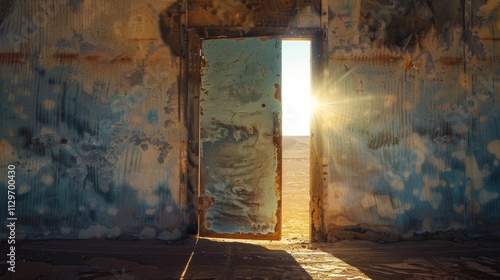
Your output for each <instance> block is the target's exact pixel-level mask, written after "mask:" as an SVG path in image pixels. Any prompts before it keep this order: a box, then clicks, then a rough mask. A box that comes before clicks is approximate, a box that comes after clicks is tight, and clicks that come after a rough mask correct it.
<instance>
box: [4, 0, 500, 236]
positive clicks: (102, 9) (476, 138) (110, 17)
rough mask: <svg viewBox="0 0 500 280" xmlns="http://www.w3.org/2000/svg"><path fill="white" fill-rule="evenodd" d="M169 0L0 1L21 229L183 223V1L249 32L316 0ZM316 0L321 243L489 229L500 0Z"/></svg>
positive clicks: (193, 21) (71, 231)
mask: <svg viewBox="0 0 500 280" xmlns="http://www.w3.org/2000/svg"><path fill="white" fill-rule="evenodd" d="M174 2H175V1H162V0H150V1H147V2H146V3H142V2H141V3H136V2H134V1H117V0H116V1H113V0H110V1H104V0H102V1H99V0H95V1H80V0H47V1H39V2H38V1H37V2H32V1H30V2H28V1H14V0H4V1H0V5H1V9H0V21H1V23H0V24H1V25H0V36H1V42H0V72H1V75H0V98H1V111H0V117H1V119H0V146H1V153H0V169H1V170H0V172H2V174H7V169H6V168H7V166H8V165H9V164H14V165H15V166H16V177H15V180H16V186H17V191H18V193H17V196H16V203H17V204H16V217H17V218H18V221H17V225H18V230H20V233H19V236H21V235H22V234H23V233H25V234H26V235H27V236H28V237H29V238H38V237H80V238H87V237H104V236H107V237H115V236H118V235H121V236H123V235H127V234H135V235H140V234H141V233H142V235H141V236H143V237H147V236H150V237H153V236H158V235H159V236H161V237H165V238H171V237H178V236H179V234H181V233H185V232H186V227H187V225H188V224H189V225H193V219H194V218H195V214H194V212H193V204H195V203H194V202H192V200H193V199H194V198H195V197H196V191H197V190H196V186H195V185H190V186H189V188H188V189H189V190H188V191H186V189H185V184H186V183H185V180H186V174H187V173H186V170H187V169H188V168H187V164H188V163H187V162H186V161H187V151H186V141H187V139H188V136H187V134H188V133H187V132H186V128H185V124H186V119H185V117H184V116H185V115H186V112H185V110H184V107H185V106H186V104H185V103H184V100H185V99H183V95H182V94H181V92H183V91H182V90H183V89H185V88H183V86H184V84H183V83H181V82H180V81H179V77H180V73H181V72H182V68H181V59H182V54H183V52H182V48H183V46H184V47H185V43H183V41H182V40H180V38H181V32H180V30H179V29H177V27H178V26H179V22H182V16H183V12H184V11H187V12H188V19H187V21H186V22H187V24H188V26H194V27H201V26H211V27H233V26H238V27H242V29H241V30H242V33H244V32H245V30H247V28H250V27H265V26H272V27H280V26H284V27H320V26H321V24H320V12H319V11H320V2H321V1H319V0H316V1H307V0H304V1H300V0H297V1H262V0H253V1H237V0H210V1H208V0H206V1H204V0H197V1H188V5H187V7H184V8H182V9H181V8H180V7H181V5H178V4H176V3H174ZM323 2H325V3H328V25H327V29H326V35H327V38H326V39H327V42H328V45H327V47H326V49H325V50H326V51H327V53H326V58H327V62H328V66H327V68H326V69H325V71H324V72H322V74H323V75H325V79H324V83H323V84H322V85H321V91H319V92H316V93H315V95H317V96H316V97H317V98H318V99H319V101H320V102H319V103H320V104H322V106H321V107H320V108H319V109H318V110H317V113H316V114H315V116H314V118H313V119H314V123H313V128H314V130H315V132H316V133H315V134H313V137H316V139H319V141H318V142H314V143H313V146H311V149H313V150H315V151H320V155H321V156H320V157H319V158H317V159H313V160H318V159H319V160H320V165H319V166H322V170H321V174H323V175H324V177H323V178H322V179H323V180H322V182H323V184H322V186H320V188H322V189H320V192H321V193H322V196H320V198H321V201H320V205H322V209H321V211H316V213H315V215H316V216H315V217H320V219H321V221H320V224H321V232H322V233H323V236H322V237H324V238H326V237H328V238H330V239H331V240H333V239H335V238H366V239H400V238H402V237H403V238H411V237H412V236H414V234H415V233H416V234H417V235H419V236H421V235H420V234H422V233H425V232H434V233H435V232H438V231H450V230H456V231H455V232H458V233H462V232H464V231H465V232H467V233H468V234H469V236H476V235H485V234H486V235H487V234H495V235H498V234H499V233H500V195H499V194H500V190H499V185H500V175H499V174H500V170H499V169H500V167H499V159H500V152H499V149H500V147H499V146H500V144H499V143H500V135H499V132H498V119H499V116H498V112H499V107H498V106H499V105H498V99H499V98H500V96H499V94H500V93H499V91H498V81H497V80H498V77H499V74H500V66H498V63H497V60H498V59H499V56H500V55H499V50H498V48H497V47H496V42H497V41H498V34H499V32H500V14H499V13H500V4H499V3H498V1H496V0H481V1H479V0H478V1H475V0H474V1H472V0H465V1H460V0H453V1H437V0H435V1H430V0H429V1H424V0H393V1H382V0H357V1H348V0H338V1H337V0H335V1H334V0H329V1H323ZM26 3H30V5H28V4H26ZM242 35H244V34H242ZM184 54H185V53H184ZM190 133H192V132H190ZM189 155H190V157H189V159H190V161H189V164H190V166H196V158H195V157H191V156H192V155H196V151H194V150H193V151H191V150H189ZM191 171H193V170H191ZM313 174H314V173H313ZM189 176H190V177H193V176H191V173H190V175H189ZM194 177H196V176H194ZM0 180H1V181H0V186H1V189H2V190H4V191H2V192H0V200H1V201H6V200H7V193H6V191H5V190H6V188H7V176H6V175H2V176H0ZM314 188H316V187H315V186H314ZM317 198H318V197H313V199H317ZM186 201H189V203H188V202H186ZM187 206H189V207H190V209H191V210H189V211H187V213H186V207H187ZM314 210H317V209H314ZM318 213H321V215H319V214H318ZM6 217H7V213H6V212H5V209H2V211H0V219H2V220H3V221H5V220H6ZM2 233H4V231H2ZM320 237H321V236H320ZM314 238H316V236H315V237H314Z"/></svg>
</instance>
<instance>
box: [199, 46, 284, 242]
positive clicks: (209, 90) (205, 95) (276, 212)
mask: <svg viewBox="0 0 500 280" xmlns="http://www.w3.org/2000/svg"><path fill="white" fill-rule="evenodd" d="M202 52H203V53H202V55H203V63H202V69H201V76H202V77H201V93H200V144H201V145H200V199H199V209H200V234H201V235H202V236H206V237H227V238H249V239H268V240H278V239H280V238H281V90H280V88H281V86H280V84H281V38H279V37H265V38H262V37H259V38H238V39H211V40H204V41H203V42H202Z"/></svg>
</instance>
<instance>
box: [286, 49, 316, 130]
mask: <svg viewBox="0 0 500 280" xmlns="http://www.w3.org/2000/svg"><path fill="white" fill-rule="evenodd" d="M282 57H283V60H282V75H283V81H282V84H283V86H282V88H283V92H282V93H283V95H282V105H283V135H286V136H309V134H310V115H311V41H309V40H284V41H283V50H282Z"/></svg>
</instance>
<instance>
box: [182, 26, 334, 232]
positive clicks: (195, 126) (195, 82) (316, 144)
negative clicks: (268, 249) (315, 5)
mask: <svg viewBox="0 0 500 280" xmlns="http://www.w3.org/2000/svg"><path fill="white" fill-rule="evenodd" d="M264 36H281V37H282V39H307V40H310V41H311V84H312V85H311V87H312V93H311V96H312V97H314V95H315V94H314V92H315V91H317V90H319V89H320V88H321V81H322V77H323V69H324V66H323V65H324V59H323V58H324V57H325V56H324V53H325V50H326V48H325V42H326V38H325V36H324V30H323V29H321V28H288V27H251V28H243V27H199V28H189V29H187V30H186V32H185V36H184V40H185V41H186V42H184V43H185V44H186V45H187V46H186V47H187V48H186V49H187V53H184V54H183V59H184V61H185V63H184V65H183V67H182V68H181V84H182V86H183V87H184V89H185V91H184V92H186V93H187V94H185V96H184V98H181V99H182V100H183V101H184V104H185V108H186V110H185V111H184V112H185V119H186V121H187V129H188V131H187V134H188V135H187V136H188V142H187V155H186V156H187V174H186V178H182V179H183V180H185V182H186V185H187V188H186V190H185V191H186V192H187V194H186V199H187V209H186V212H185V221H188V223H189V224H188V225H187V227H188V228H189V229H190V231H191V232H197V233H198V234H199V225H200V220H199V215H198V214H199V212H200V211H203V210H204V209H206V208H207V207H209V204H210V202H208V201H204V200H203V198H200V197H199V194H200V188H201V182H200V178H201V177H200V160H201V158H200V90H201V72H200V71H201V68H202V63H203V59H202V57H201V42H202V40H205V39H220V38H245V37H264ZM311 122H312V123H311V146H310V163H311V164H310V166H311V167H310V168H311V170H310V171H311V172H310V179H309V180H310V183H309V186H310V207H309V211H310V221H309V223H310V227H309V228H310V232H309V238H310V240H311V241H318V240H317V239H318V238H321V236H323V230H322V220H323V219H322V212H323V211H322V209H321V208H320V206H321V204H322V202H321V194H322V193H323V184H322V179H321V176H322V175H321V174H322V172H321V168H322V167H321V162H320V159H321V153H320V139H319V138H318V137H317V136H319V133H316V134H315V129H314V126H313V120H312V118H311ZM318 132H319V131H318ZM280 145H281V143H280ZM279 171H280V172H281V169H280V170H279ZM181 191H182V190H181ZM280 224H281V222H280ZM252 239H258V236H255V238H252Z"/></svg>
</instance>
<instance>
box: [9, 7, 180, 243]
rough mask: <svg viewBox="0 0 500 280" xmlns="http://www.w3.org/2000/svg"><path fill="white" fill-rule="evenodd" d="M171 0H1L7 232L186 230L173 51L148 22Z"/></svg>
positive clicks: (168, 234)
mask: <svg viewBox="0 0 500 280" xmlns="http://www.w3.org/2000/svg"><path fill="white" fill-rule="evenodd" d="M173 2H174V1H163V0H162V1H155V0H152V1H147V2H143V1H139V2H138V1H98V0H96V1H77V0H48V1H1V2H0V4H1V5H2V6H1V8H0V10H1V11H2V13H1V14H0V21H1V25H0V36H1V42H0V73H1V74H0V100H1V111H0V147H1V149H0V170H1V171H0V173H1V174H2V175H1V176H0V190H1V192H0V201H2V202H1V205H6V201H7V179H6V178H7V177H6V176H7V166H8V165H15V167H16V169H15V171H16V174H15V175H16V177H15V183H16V187H17V189H16V190H17V195H16V211H15V217H17V219H18V220H17V222H16V225H17V227H16V229H17V230H18V235H17V237H18V238H22V237H23V236H27V237H28V238H44V237H50V238H54V237H62V238H65V237H68V238H75V237H78V238H92V237H100V238H102V237H108V238H114V237H118V236H126V235H130V234H132V235H140V237H144V238H147V237H156V236H158V237H160V238H165V239H171V238H179V237H180V236H181V234H182V233H185V232H186V228H185V224H186V223H185V221H184V218H183V217H184V213H183V211H184V208H185V205H186V202H185V198H184V193H183V192H182V191H181V186H182V185H183V184H182V179H181V178H182V174H183V172H185V165H186V164H185V160H184V157H185V152H183V151H184V146H185V145H184V144H183V143H185V139H186V132H185V131H186V129H185V127H184V126H183V119H182V118H183V117H182V115H181V114H180V110H179V100H178V97H179V95H178V92H179V84H178V76H179V61H180V60H179V58H178V57H176V56H175V55H174V54H173V51H172V50H171V49H170V46H169V45H168V44H166V43H165V42H164V40H162V37H165V36H167V35H169V33H168V31H169V30H166V31H165V30H161V24H159V23H160V16H159V15H160V14H161V13H162V12H163V11H165V10H166V9H168V7H169V6H170V5H172V4H173ZM162 32H163V34H162ZM171 33H172V32H171ZM162 35H163V36H162ZM6 208H7V207H3V206H2V210H1V211H0V219H1V220H2V221H6V218H7V211H6ZM2 234H5V231H4V229H2Z"/></svg>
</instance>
